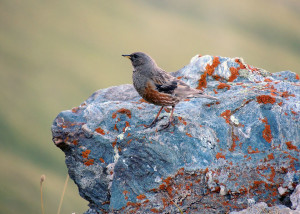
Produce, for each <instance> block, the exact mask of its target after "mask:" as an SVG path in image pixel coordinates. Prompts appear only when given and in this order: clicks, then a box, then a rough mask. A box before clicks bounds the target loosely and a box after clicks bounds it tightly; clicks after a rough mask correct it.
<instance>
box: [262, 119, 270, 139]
mask: <svg viewBox="0 0 300 214" xmlns="http://www.w3.org/2000/svg"><path fill="white" fill-rule="evenodd" d="M262 122H263V123H265V124H266V125H265V129H264V130H263V132H262V135H263V138H264V139H265V140H266V141H267V142H268V143H271V141H272V139H273V136H272V133H271V126H270V125H269V124H268V119H267V118H264V119H262Z"/></svg>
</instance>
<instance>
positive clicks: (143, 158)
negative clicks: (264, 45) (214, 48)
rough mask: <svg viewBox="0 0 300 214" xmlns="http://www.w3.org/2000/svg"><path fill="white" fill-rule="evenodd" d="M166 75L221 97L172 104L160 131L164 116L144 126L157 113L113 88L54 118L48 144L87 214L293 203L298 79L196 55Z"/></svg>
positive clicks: (127, 91) (128, 88)
mask: <svg viewBox="0 0 300 214" xmlns="http://www.w3.org/2000/svg"><path fill="white" fill-rule="evenodd" d="M173 75H174V76H176V77H178V78H180V79H181V80H183V81H185V82H186V83H187V84H189V85H191V86H192V87H195V88H201V89H204V90H205V92H206V93H207V94H210V95H213V96H216V97H218V98H219V99H220V101H218V102H215V101H211V100H207V99H200V98H196V99H191V100H187V101H185V102H182V103H179V104H178V105H177V106H176V108H175V112H174V118H175V121H174V124H173V126H171V127H170V128H168V129H167V130H163V131H160V132H158V131H157V130H158V129H159V126H160V125H162V124H165V123H167V120H168V116H169V113H166V112H164V113H163V114H162V115H161V117H162V119H161V120H160V121H159V122H158V124H157V125H156V126H155V127H153V128H151V129H145V127H144V124H150V123H151V121H152V120H153V119H154V117H155V115H156V113H157V111H158V110H159V107H158V106H154V105H152V104H148V103H146V102H145V101H144V100H143V99H141V97H140V96H139V95H138V94H137V92H136V91H135V90H134V88H133V86H132V85H121V86H116V87H111V88H107V89H103V90H99V91H97V92H95V93H94V94H93V95H92V96H91V97H89V98H88V99H87V100H86V101H85V102H83V103H82V104H81V105H80V106H79V107H75V108H73V109H72V110H68V111H63V112H61V113H60V114H59V115H58V116H57V117H56V119H55V120H54V122H53V126H52V134H53V142H54V143H55V145H56V146H58V147H59V148H60V149H61V150H62V151H63V152H64V153H65V155H66V165H67V167H68V169H69V174H70V177H71V178H72V179H73V180H74V182H75V183H76V184H77V186H78V188H79V193H80V195H81V196H82V197H83V198H85V199H86V200H88V201H89V203H90V204H89V206H90V209H89V210H88V211H87V212H86V213H87V214H92V213H108V212H110V213H130V212H132V213H180V212H184V213H228V212H230V211H239V210H242V209H246V208H248V207H249V206H251V205H254V204H256V203H258V202H265V203H266V204H267V205H268V206H274V205H275V204H282V205H286V206H289V207H291V205H292V204H291V201H290V195H291V193H292V192H293V190H294V188H295V187H296V185H297V184H298V183H299V176H300V171H299V168H300V164H299V158H300V155H299V149H300V137H299V136H300V135H299V134H300V131H299V130H300V127H299V113H300V99H299V94H300V93H299V92H300V87H299V86H300V82H299V77H298V75H296V74H295V73H293V72H289V71H282V72H278V73H273V74H271V73H269V72H267V71H265V70H263V69H258V68H255V67H253V66H250V65H248V64H246V63H244V62H243V60H242V59H240V58H233V59H232V58H224V57H212V56H202V57H200V56H195V57H193V58H192V60H191V62H190V64H188V65H187V66H185V67H184V68H182V69H181V70H179V71H177V72H174V73H173ZM166 110H167V111H168V109H167V108H166ZM295 206H297V205H295ZM294 208H296V207H294Z"/></svg>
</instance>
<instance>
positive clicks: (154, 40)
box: [0, 0, 300, 213]
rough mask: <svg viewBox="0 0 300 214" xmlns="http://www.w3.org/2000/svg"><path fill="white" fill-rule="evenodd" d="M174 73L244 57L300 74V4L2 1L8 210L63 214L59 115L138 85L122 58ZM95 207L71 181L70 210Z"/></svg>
mask: <svg viewBox="0 0 300 214" xmlns="http://www.w3.org/2000/svg"><path fill="white" fill-rule="evenodd" d="M134 51H144V52H147V53H149V54H150V55H151V56H152V57H153V58H155V59H156V62H157V63H158V64H159V65H160V67H162V68H164V69H165V70H166V71H176V70H178V69H180V68H182V67H183V66H184V65H186V64H188V63H189V60H190V59H191V57H193V56H194V55H196V54H201V55H206V54H209V55H221V56H228V57H236V56H239V57H243V58H244V60H245V61H246V62H247V63H248V64H251V65H254V66H257V67H261V68H264V69H266V70H268V71H271V72H277V71H282V70H291V71H294V72H297V73H298V74H299V68H300V1H299V0H264V1H261V0H243V1H236V0H235V1H234V0H225V1H224V0H203V1H198V0H152V1H150V0H127V1H124V0H115V1H104V0H85V1H82V0H81V1H79V0H51V1H50V0H48V1H47V0H44V1H39V0H27V1H24V0H0V100H1V106H0V146H1V147H0V166H1V168H0V169H1V174H0V183H1V186H0V213H41V211H40V193H39V180H40V176H41V175H42V174H45V175H46V181H45V182H44V202H45V211H46V213H56V211H57V208H58V204H59V200H60V195H61V192H62V189H63V184H64V180H65V178H66V175H67V170H66V166H65V163H64V154H63V153H62V152H61V151H60V150H59V149H58V148H56V147H55V146H54V144H53V143H52V140H51V132H50V128H51V124H52V121H53V120H54V118H55V117H56V115H57V114H58V113H59V112H60V111H62V110H66V109H71V108H72V107H74V106H78V105H79V104H80V103H81V102H83V101H84V100H85V99H86V98H88V97H89V96H90V95H91V94H92V93H93V92H94V91H96V90H98V89H101V88H106V87H109V86H112V85H119V84H125V83H131V71H132V68H131V65H130V63H129V61H128V60H127V59H124V58H122V57H121V54H129V53H132V52H134ZM87 209H88V207H87V202H86V201H85V200H83V199H81V198H80V196H79V194H78V190H77V187H76V186H75V185H74V183H73V181H70V182H69V186H68V188H67V192H66V195H65V198H64V203H63V207H62V212H61V213H72V212H75V213H82V212H84V211H85V210H87Z"/></svg>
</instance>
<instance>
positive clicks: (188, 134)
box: [185, 132, 193, 137]
mask: <svg viewBox="0 0 300 214" xmlns="http://www.w3.org/2000/svg"><path fill="white" fill-rule="evenodd" d="M185 134H186V135H187V136H189V137H193V136H192V135H191V134H190V133H187V132H186V133H185Z"/></svg>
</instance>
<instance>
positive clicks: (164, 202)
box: [161, 198, 169, 209]
mask: <svg viewBox="0 0 300 214" xmlns="http://www.w3.org/2000/svg"><path fill="white" fill-rule="evenodd" d="M161 200H162V202H163V205H164V209H165V208H166V207H167V206H169V204H168V199H166V198H162V199H161Z"/></svg>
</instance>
